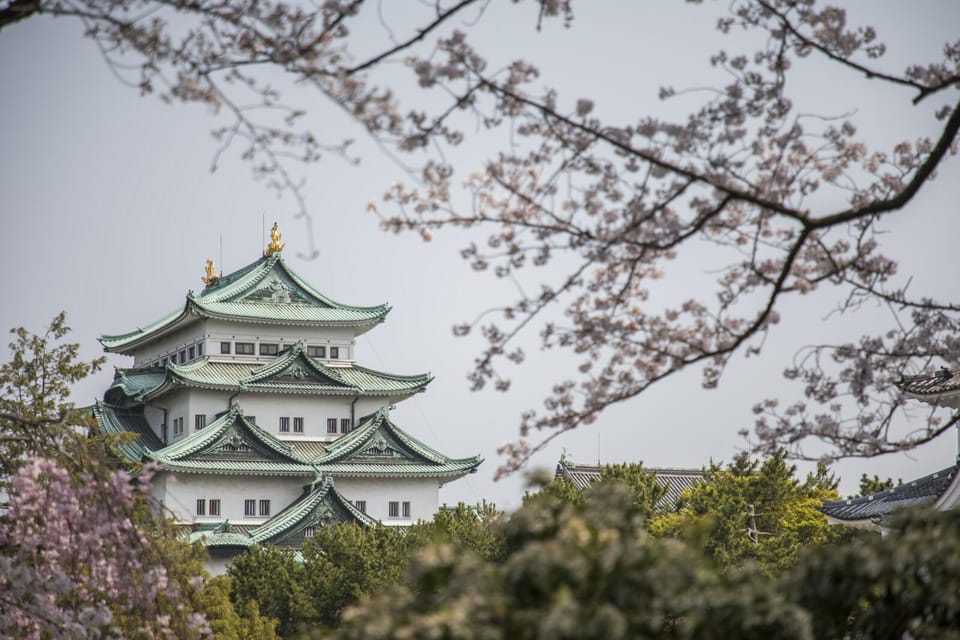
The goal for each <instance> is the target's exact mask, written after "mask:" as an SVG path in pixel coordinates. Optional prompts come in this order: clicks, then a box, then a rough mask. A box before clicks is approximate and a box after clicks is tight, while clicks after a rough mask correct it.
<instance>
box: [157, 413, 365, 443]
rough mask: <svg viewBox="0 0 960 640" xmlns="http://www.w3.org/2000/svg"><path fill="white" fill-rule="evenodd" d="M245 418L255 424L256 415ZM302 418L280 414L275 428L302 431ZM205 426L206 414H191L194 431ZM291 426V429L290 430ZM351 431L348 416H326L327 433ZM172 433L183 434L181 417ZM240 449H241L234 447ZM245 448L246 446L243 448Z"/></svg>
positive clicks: (351, 426)
mask: <svg viewBox="0 0 960 640" xmlns="http://www.w3.org/2000/svg"><path fill="white" fill-rule="evenodd" d="M247 420H249V421H250V422H253V423H254V424H256V422H257V418H256V416H247ZM303 425H304V419H303V417H302V416H294V417H292V418H291V417H290V416H280V419H279V422H278V425H277V430H278V431H279V432H280V433H303ZM206 426H207V416H206V415H204V414H202V413H198V414H196V415H194V416H193V428H194V430H195V431H200V429H203V428H204V427H206ZM291 426H292V427H293V429H292V430H291ZM351 431H353V420H352V419H350V418H327V433H328V434H336V433H341V434H343V433H350V432H351ZM173 435H174V436H179V435H183V418H174V419H173ZM236 450H237V451H241V449H239V448H238V449H236ZM243 450H244V451H245V450H247V449H246V448H245V449H243Z"/></svg>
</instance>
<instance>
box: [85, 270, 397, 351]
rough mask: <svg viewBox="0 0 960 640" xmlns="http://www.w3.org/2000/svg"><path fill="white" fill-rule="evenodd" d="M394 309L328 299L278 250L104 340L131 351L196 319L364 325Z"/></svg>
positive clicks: (116, 348)
mask: <svg viewBox="0 0 960 640" xmlns="http://www.w3.org/2000/svg"><path fill="white" fill-rule="evenodd" d="M389 311H390V307H389V306H388V305H386V304H382V305H378V306H375V307H357V306H351V305H346V304H343V303H340V302H337V301H335V300H333V299H331V298H328V297H327V296H325V295H324V294H322V293H320V292H319V291H317V290H316V289H314V288H313V287H311V286H310V285H309V284H308V283H306V282H305V281H304V280H303V279H302V278H300V276H298V275H297V274H296V273H295V272H294V271H293V270H292V269H290V267H289V266H287V264H286V263H285V262H284V261H283V258H282V257H281V255H280V253H273V254H270V255H268V256H265V257H263V258H261V259H259V260H257V261H256V262H254V263H252V264H249V265H247V266H246V267H244V268H242V269H239V270H237V271H235V272H233V273H231V274H228V275H226V276H223V277H221V278H219V279H218V280H216V281H214V282H213V283H211V284H209V285H207V287H206V288H205V289H204V290H203V291H201V292H200V293H199V294H193V293H190V294H187V297H186V302H185V304H184V305H183V307H182V308H180V309H177V310H176V311H174V312H172V313H170V314H168V315H167V316H165V317H163V318H161V319H159V320H157V321H156V322H153V323H151V324H149V325H147V326H145V327H138V328H137V329H136V330H134V331H128V332H126V333H120V334H115V335H103V336H101V337H100V342H101V344H103V346H104V348H105V349H106V350H107V351H113V352H116V353H129V352H130V351H131V350H132V349H135V348H136V347H138V346H140V345H142V344H145V343H147V342H149V341H151V340H153V339H155V338H158V337H161V336H163V335H166V334H168V333H170V332H172V331H175V330H177V329H179V328H181V327H183V326H185V325H187V324H190V323H192V322H194V321H195V320H196V318H197V317H207V318H218V319H222V320H233V321H241V322H253V323H261V324H284V325H299V326H317V325H321V326H331V327H336V326H341V327H360V328H364V327H370V326H373V325H375V324H377V323H379V322H382V321H383V319H384V318H385V317H386V315H387V313H388V312H389Z"/></svg>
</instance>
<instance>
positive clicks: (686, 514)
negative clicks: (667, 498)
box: [649, 453, 846, 575]
mask: <svg viewBox="0 0 960 640" xmlns="http://www.w3.org/2000/svg"><path fill="white" fill-rule="evenodd" d="M795 473H796V467H794V466H791V465H788V464H787V463H786V461H785V459H784V455H783V454H782V453H781V454H779V455H776V456H773V457H772V458H768V459H767V460H765V461H764V462H763V463H762V464H760V463H759V462H757V461H750V460H748V459H746V458H743V457H741V458H739V459H737V460H736V461H734V462H733V463H731V464H730V465H727V467H726V468H723V467H721V466H720V465H718V464H711V465H710V466H709V467H708V468H707V469H705V472H704V478H703V481H702V482H699V483H697V484H696V485H695V486H694V487H693V488H692V489H689V490H687V491H686V492H684V494H683V496H682V497H681V499H680V501H679V505H678V506H679V508H678V510H677V511H672V512H660V513H657V514H656V515H654V517H653V518H652V520H651V522H650V525H649V527H650V530H651V531H652V532H654V533H655V534H656V535H672V536H676V535H679V536H687V537H688V539H689V538H693V539H696V540H697V541H698V543H700V544H702V545H704V548H705V549H706V551H707V553H709V554H710V556H711V557H712V558H714V560H716V562H717V563H718V564H719V565H720V566H721V567H737V566H742V565H743V564H744V563H745V562H746V561H748V560H750V561H754V562H756V563H757V564H758V566H759V567H760V569H761V571H762V572H763V573H765V574H770V575H773V574H779V573H781V572H783V571H784V570H786V569H788V568H790V567H792V566H794V565H795V564H796V563H797V560H798V557H799V554H800V552H801V550H802V549H804V548H806V547H809V546H815V545H823V544H826V543H830V542H833V541H836V540H837V539H838V538H839V537H841V536H843V535H845V533H846V532H845V531H843V530H842V529H836V528H832V527H830V526H829V525H828V524H827V519H826V517H825V516H824V515H823V514H822V513H820V511H819V510H818V507H819V506H820V504H821V503H822V502H823V501H825V500H835V499H838V498H839V495H838V494H837V491H836V488H837V481H836V479H835V478H834V477H832V476H830V475H828V474H827V472H826V470H825V469H824V468H823V467H820V468H818V470H817V473H815V474H808V475H807V477H806V479H805V480H804V481H803V482H800V481H798V480H797V479H796V478H794V475H795Z"/></svg>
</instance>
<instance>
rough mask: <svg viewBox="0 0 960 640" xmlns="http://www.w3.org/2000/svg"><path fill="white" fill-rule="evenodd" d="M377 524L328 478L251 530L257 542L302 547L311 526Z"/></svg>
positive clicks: (308, 487)
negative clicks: (307, 530) (345, 496)
mask: <svg viewBox="0 0 960 640" xmlns="http://www.w3.org/2000/svg"><path fill="white" fill-rule="evenodd" d="M376 522H377V521H376V520H374V519H373V518H371V517H370V516H368V515H367V514H365V513H363V512H361V511H359V510H358V509H357V508H356V507H354V506H353V503H351V502H350V501H349V500H347V499H346V498H344V497H343V496H342V495H341V494H340V492H339V491H337V490H336V488H335V487H334V482H333V478H331V477H330V476H325V477H323V478H320V477H318V478H317V480H316V481H314V482H313V483H311V484H310V485H308V486H307V487H304V493H303V496H301V497H300V499H299V500H297V501H296V502H294V503H293V504H291V505H290V506H289V507H287V508H286V509H284V510H283V511H281V512H280V513H278V514H277V515H275V516H274V517H272V518H270V520H268V521H267V522H265V523H263V525H261V526H259V527H257V528H256V529H254V530H253V531H251V533H250V535H251V537H252V538H253V540H254V541H255V542H257V543H264V542H269V543H271V544H276V545H285V546H294V547H302V546H303V539H304V532H305V530H306V529H307V528H309V527H323V526H329V525H332V524H345V523H354V524H359V525H364V526H372V525H374V524H376Z"/></svg>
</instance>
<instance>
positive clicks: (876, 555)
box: [785, 509, 960, 638]
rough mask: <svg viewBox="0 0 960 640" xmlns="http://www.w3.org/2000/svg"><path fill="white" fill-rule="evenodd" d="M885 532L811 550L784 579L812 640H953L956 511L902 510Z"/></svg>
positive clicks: (959, 538)
mask: <svg viewBox="0 0 960 640" xmlns="http://www.w3.org/2000/svg"><path fill="white" fill-rule="evenodd" d="M890 527H891V531H890V533H889V534H888V535H886V536H884V537H881V536H876V535H875V536H871V537H867V538H862V539H860V540H858V541H857V543H856V544H848V545H843V546H840V547H833V548H831V547H825V548H820V549H811V550H810V551H809V555H808V556H807V557H805V558H804V561H803V562H802V563H801V565H800V566H799V567H798V568H797V570H796V571H795V572H794V573H793V574H792V575H791V576H790V577H789V579H788V580H787V581H786V589H785V591H786V593H787V594H788V596H789V597H790V598H791V600H792V601H794V602H797V603H798V604H800V605H801V606H803V607H805V608H807V609H808V610H810V611H811V612H813V613H814V614H815V615H813V616H811V620H812V624H813V629H814V634H815V637H817V638H838V637H843V638H956V637H957V636H958V633H960V632H958V627H957V620H960V510H958V509H952V510H950V511H945V512H940V513H937V512H932V511H927V510H909V509H908V510H904V511H902V512H900V513H898V514H897V517H896V518H895V519H894V520H893V522H892V523H891V524H890Z"/></svg>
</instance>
